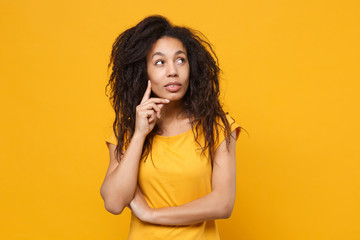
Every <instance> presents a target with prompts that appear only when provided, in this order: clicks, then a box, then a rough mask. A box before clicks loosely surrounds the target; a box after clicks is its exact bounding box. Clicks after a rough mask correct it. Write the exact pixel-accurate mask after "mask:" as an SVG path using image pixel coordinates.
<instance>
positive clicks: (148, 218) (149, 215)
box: [142, 207, 156, 223]
mask: <svg viewBox="0 0 360 240" xmlns="http://www.w3.org/2000/svg"><path fill="white" fill-rule="evenodd" d="M155 215H156V209H153V208H151V207H149V208H148V209H147V210H146V211H145V213H144V215H143V219H142V221H144V222H148V223H155V222H154V221H155Z"/></svg>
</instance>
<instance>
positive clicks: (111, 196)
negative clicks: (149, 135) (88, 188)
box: [100, 136, 144, 214]
mask: <svg viewBox="0 0 360 240" xmlns="http://www.w3.org/2000/svg"><path fill="white" fill-rule="evenodd" d="M143 144H144V137H141V136H134V137H133V138H132V139H131V142H130V144H129V147H128V149H127V150H126V152H125V153H124V154H123V156H122V157H121V161H120V163H119V162H118V161H117V160H116V159H115V147H116V146H115V145H114V144H111V143H110V144H109V152H110V165H109V168H108V170H107V173H106V176H105V180H104V182H103V184H102V186H101V188H100V194H101V197H102V198H103V199H104V204H105V209H106V210H107V211H109V212H111V213H113V214H120V213H121V212H122V211H123V209H124V207H125V206H126V205H127V204H128V203H130V201H131V200H132V198H133V196H134V193H135V188H136V183H137V173H138V168H139V159H140V156H141V151H142V147H143Z"/></svg>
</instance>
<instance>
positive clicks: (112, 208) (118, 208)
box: [100, 189, 125, 215]
mask: <svg viewBox="0 0 360 240" xmlns="http://www.w3.org/2000/svg"><path fill="white" fill-rule="evenodd" d="M100 195H101V197H102V199H103V200H104V207H105V209H106V211H108V212H109V213H112V214H114V215H119V214H121V213H122V211H123V210H124V208H125V205H124V204H122V203H121V202H119V201H115V200H110V199H109V196H107V197H106V196H105V195H106V194H105V193H104V191H103V189H101V190H100Z"/></svg>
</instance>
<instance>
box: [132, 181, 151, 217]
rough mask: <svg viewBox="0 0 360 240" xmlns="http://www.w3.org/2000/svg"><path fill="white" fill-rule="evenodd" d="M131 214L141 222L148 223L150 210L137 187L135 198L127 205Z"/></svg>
mask: <svg viewBox="0 0 360 240" xmlns="http://www.w3.org/2000/svg"><path fill="white" fill-rule="evenodd" d="M128 208H129V209H130V210H131V212H132V213H133V214H134V215H135V216H136V217H137V218H139V219H140V220H141V221H143V222H148V221H150V218H151V213H152V208H150V207H149V205H148V204H147V202H146V200H145V198H144V195H143V194H142V192H141V190H140V188H139V186H136V191H135V196H134V198H133V200H132V201H131V202H130V204H129V205H128Z"/></svg>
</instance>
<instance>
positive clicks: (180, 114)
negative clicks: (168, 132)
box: [158, 100, 187, 127]
mask: <svg viewBox="0 0 360 240" xmlns="http://www.w3.org/2000/svg"><path fill="white" fill-rule="evenodd" d="M184 118H187V114H186V112H185V111H184V109H183V102H182V100H179V101H174V102H170V103H167V104H165V105H164V107H163V108H162V109H161V118H160V119H159V122H158V124H159V126H160V127H164V125H168V124H169V123H172V122H176V121H180V120H183V119H184Z"/></svg>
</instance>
